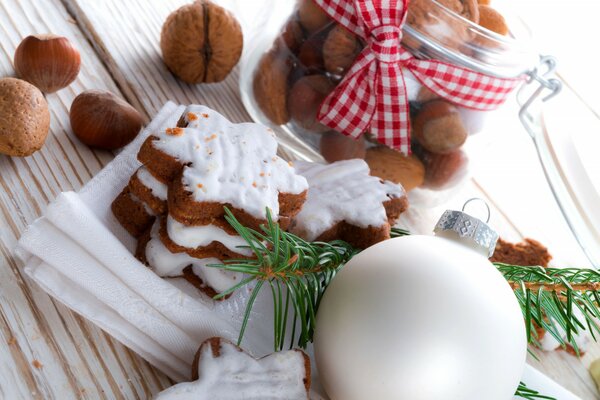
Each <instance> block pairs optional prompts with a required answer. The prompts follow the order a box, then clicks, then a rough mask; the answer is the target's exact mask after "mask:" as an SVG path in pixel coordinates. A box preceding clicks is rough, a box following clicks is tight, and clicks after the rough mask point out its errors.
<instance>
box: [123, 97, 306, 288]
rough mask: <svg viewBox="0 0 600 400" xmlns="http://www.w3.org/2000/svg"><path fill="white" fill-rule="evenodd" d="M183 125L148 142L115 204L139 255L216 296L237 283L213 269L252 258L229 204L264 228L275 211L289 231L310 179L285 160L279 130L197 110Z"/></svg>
mask: <svg viewBox="0 0 600 400" xmlns="http://www.w3.org/2000/svg"><path fill="white" fill-rule="evenodd" d="M177 125H178V126H176V127H173V128H168V129H166V130H164V131H162V132H154V133H153V134H152V135H151V136H150V137H148V139H147V140H146V141H145V142H144V144H143V145H142V147H141V149H140V151H139V153H138V160H139V161H140V162H142V164H143V166H142V167H141V168H140V169H138V170H137V171H136V173H135V174H134V175H133V176H132V177H131V179H130V180H129V183H128V185H127V186H126V187H125V188H124V189H123V191H122V192H121V194H120V195H119V196H118V197H117V198H116V199H115V201H114V202H113V204H112V210H113V213H114V215H115V216H116V218H117V219H118V221H119V222H120V223H121V225H123V227H125V228H126V229H127V230H128V231H129V232H130V233H131V234H132V235H133V236H135V237H136V238H138V249H137V257H138V258H139V259H140V260H142V261H143V262H145V263H146V264H147V265H149V266H150V267H151V268H153V269H154V271H155V272H156V273H157V274H158V275H160V276H163V277H184V278H186V279H187V280H188V281H189V282H190V283H192V284H193V285H195V286H196V287H198V288H199V289H200V290H202V291H203V292H205V293H206V294H208V295H209V296H214V295H215V294H217V293H218V292H221V291H223V290H226V289H229V288H230V287H232V286H233V285H235V283H236V281H237V280H238V279H239V276H238V275H237V274H235V273H231V272H227V271H223V270H221V269H218V268H210V267H207V265H210V264H219V263H220V261H221V260H224V259H228V258H245V257H252V252H251V251H250V250H249V249H248V248H246V247H244V246H245V244H246V242H245V241H244V240H243V239H242V238H241V237H239V236H238V235H237V234H236V232H235V230H234V229H233V228H232V227H231V226H230V225H229V224H228V223H227V222H226V221H225V219H224V213H225V207H227V208H229V210H231V212H232V213H233V214H234V215H235V217H236V218H237V219H238V220H239V221H240V222H241V223H242V224H243V225H245V226H247V227H249V228H253V229H259V226H260V225H261V224H264V223H266V219H267V210H269V211H270V213H271V216H272V218H273V219H274V220H275V221H278V222H279V224H280V225H281V226H282V228H284V229H286V228H287V227H288V226H289V224H290V222H291V220H292V218H293V217H294V216H295V215H296V214H297V213H298V212H299V211H300V209H301V208H302V205H303V203H304V201H305V199H306V194H307V189H308V184H307V182H306V179H305V178H304V177H302V176H300V175H298V174H296V172H295V170H294V168H293V167H292V165H291V164H290V163H288V162H287V161H284V160H283V159H281V158H279V157H278V156H277V142H276V140H275V137H274V133H273V132H272V131H271V130H270V129H268V128H266V127H264V126H262V125H258V124H253V123H244V124H233V123H231V122H230V121H228V120H227V119H226V118H225V117H223V116H222V115H220V114H219V113H217V112H215V111H213V110H211V109H209V108H207V107H203V106H190V107H188V108H187V110H186V111H185V113H184V115H183V116H182V118H181V119H180V120H179V122H178V124H177Z"/></svg>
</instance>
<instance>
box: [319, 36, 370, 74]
mask: <svg viewBox="0 0 600 400" xmlns="http://www.w3.org/2000/svg"><path fill="white" fill-rule="evenodd" d="M361 50H362V45H361V44H360V42H359V41H358V38H357V37H356V36H355V35H353V34H352V33H350V32H349V31H348V30H346V29H344V28H343V27H341V26H340V25H336V27H335V28H333V29H332V30H331V31H330V32H329V35H327V39H326V40H325V44H324V45H323V61H324V63H325V69H326V70H327V71H328V72H331V73H332V74H337V75H343V74H344V73H345V72H346V70H347V69H348V68H350V66H351V65H352V63H353V62H354V59H355V58H356V56H357V55H358V53H360V51H361Z"/></svg>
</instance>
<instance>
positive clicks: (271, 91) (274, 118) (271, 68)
mask: <svg viewBox="0 0 600 400" xmlns="http://www.w3.org/2000/svg"><path fill="white" fill-rule="evenodd" d="M290 72H291V64H290V62H289V60H288V57H286V56H284V55H283V54H281V53H279V52H277V51H276V50H271V51H269V52H268V53H265V55H263V57H262V59H261V60H260V62H259V64H258V67H257V68H256V72H255V73H254V81H253V82H252V87H253V90H254V98H255V99H256V102H257V103H258V106H259V107H260V109H261V110H262V112H263V114H265V116H266V117H267V118H268V119H270V120H271V122H273V123H275V124H277V125H283V124H285V123H287V122H288V121H289V120H290V116H289V114H288V111H287V97H288V96H287V93H288V86H287V80H288V76H289V74H290Z"/></svg>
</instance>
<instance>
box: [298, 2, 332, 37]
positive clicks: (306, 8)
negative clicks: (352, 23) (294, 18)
mask: <svg viewBox="0 0 600 400" xmlns="http://www.w3.org/2000/svg"><path fill="white" fill-rule="evenodd" d="M298 20H299V21H300V23H301V24H302V26H303V27H304V29H306V30H307V31H308V32H309V33H311V34H312V33H314V32H316V31H318V30H320V29H322V28H324V27H325V25H327V24H328V23H329V22H331V19H329V16H328V15H327V14H325V12H324V11H323V10H322V9H321V7H319V6H318V5H317V4H316V3H315V2H314V0H300V1H299V3H298Z"/></svg>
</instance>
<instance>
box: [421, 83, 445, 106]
mask: <svg viewBox="0 0 600 400" xmlns="http://www.w3.org/2000/svg"><path fill="white" fill-rule="evenodd" d="M439 98H440V96H438V95H437V94H435V93H434V92H432V91H431V90H429V88H428V87H427V86H421V88H420V89H419V93H418V94H417V102H418V103H427V102H428V101H431V100H435V99H439Z"/></svg>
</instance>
